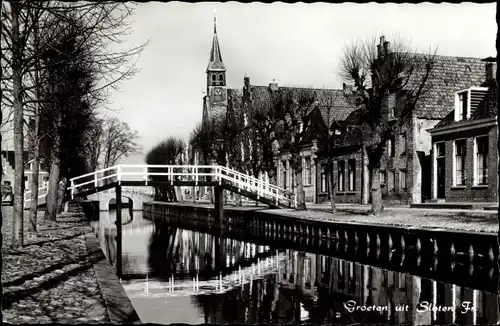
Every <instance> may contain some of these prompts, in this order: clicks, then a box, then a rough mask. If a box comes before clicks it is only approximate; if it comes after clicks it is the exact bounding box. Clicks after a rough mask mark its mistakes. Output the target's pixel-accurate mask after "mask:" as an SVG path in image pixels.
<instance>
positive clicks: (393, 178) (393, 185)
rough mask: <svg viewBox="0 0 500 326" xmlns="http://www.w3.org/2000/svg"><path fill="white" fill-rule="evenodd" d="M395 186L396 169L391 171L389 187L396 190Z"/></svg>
mask: <svg viewBox="0 0 500 326" xmlns="http://www.w3.org/2000/svg"><path fill="white" fill-rule="evenodd" d="M395 187H396V175H395V174H394V171H389V181H388V189H389V191H392V192H394V190H395V189H394V188H395Z"/></svg>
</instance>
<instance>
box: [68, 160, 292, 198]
mask: <svg viewBox="0 0 500 326" xmlns="http://www.w3.org/2000/svg"><path fill="white" fill-rule="evenodd" d="M132 179H136V180H132ZM153 179H155V180H154V181H164V182H171V184H174V183H175V181H195V184H198V182H207V181H216V182H217V181H218V182H222V180H226V181H227V182H229V183H230V184H231V185H233V186H234V187H236V188H238V189H242V190H246V191H250V192H254V193H256V194H257V196H258V197H263V198H267V199H269V200H273V201H274V202H275V203H276V204H277V205H278V204H284V205H287V206H296V202H297V201H296V196H295V195H294V194H293V193H291V192H289V191H287V190H285V189H282V188H279V187H277V186H275V185H273V184H270V183H269V182H266V181H265V180H262V179H259V178H255V177H253V176H250V175H247V174H244V173H241V172H238V171H235V170H232V169H229V168H227V167H223V166H219V165H141V164H122V165H116V166H113V167H109V168H106V169H102V170H99V171H96V172H92V173H87V174H84V175H81V176H78V177H76V178H72V179H70V182H71V186H70V190H71V196H72V198H73V197H74V195H75V194H77V193H78V192H80V191H82V190H87V189H92V188H97V187H100V186H103V185H106V184H107V183H111V182H118V183H120V182H121V181H143V182H144V183H145V185H148V183H149V182H151V181H153Z"/></svg>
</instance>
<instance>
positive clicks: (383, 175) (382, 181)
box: [378, 171, 387, 185]
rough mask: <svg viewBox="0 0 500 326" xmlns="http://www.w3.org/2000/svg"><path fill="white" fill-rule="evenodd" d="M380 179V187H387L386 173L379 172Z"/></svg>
mask: <svg viewBox="0 0 500 326" xmlns="http://www.w3.org/2000/svg"><path fill="white" fill-rule="evenodd" d="M378 175H379V178H380V185H385V184H386V182H387V181H386V180H385V171H379V172H378Z"/></svg>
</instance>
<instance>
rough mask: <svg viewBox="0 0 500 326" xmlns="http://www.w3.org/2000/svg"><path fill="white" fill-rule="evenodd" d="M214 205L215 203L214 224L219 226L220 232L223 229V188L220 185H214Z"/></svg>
mask: <svg viewBox="0 0 500 326" xmlns="http://www.w3.org/2000/svg"><path fill="white" fill-rule="evenodd" d="M214 197H215V198H214V205H215V224H216V225H217V226H218V227H219V230H220V232H221V233H222V231H223V230H224V229H223V227H224V225H223V221H222V220H223V216H224V189H223V188H222V186H214Z"/></svg>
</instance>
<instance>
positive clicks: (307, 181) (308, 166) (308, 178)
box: [304, 157, 312, 186]
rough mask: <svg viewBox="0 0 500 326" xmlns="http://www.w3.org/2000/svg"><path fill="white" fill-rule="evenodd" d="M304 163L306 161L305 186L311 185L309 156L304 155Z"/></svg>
mask: <svg viewBox="0 0 500 326" xmlns="http://www.w3.org/2000/svg"><path fill="white" fill-rule="evenodd" d="M305 163H306V166H305V171H304V172H305V184H306V185H307V186H309V185H311V184H312V176H311V158H310V157H306V159H305Z"/></svg>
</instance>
